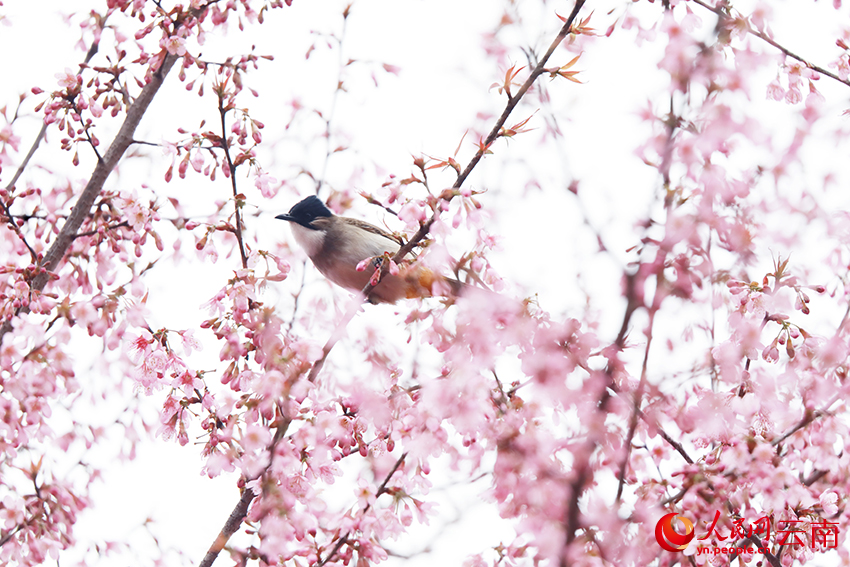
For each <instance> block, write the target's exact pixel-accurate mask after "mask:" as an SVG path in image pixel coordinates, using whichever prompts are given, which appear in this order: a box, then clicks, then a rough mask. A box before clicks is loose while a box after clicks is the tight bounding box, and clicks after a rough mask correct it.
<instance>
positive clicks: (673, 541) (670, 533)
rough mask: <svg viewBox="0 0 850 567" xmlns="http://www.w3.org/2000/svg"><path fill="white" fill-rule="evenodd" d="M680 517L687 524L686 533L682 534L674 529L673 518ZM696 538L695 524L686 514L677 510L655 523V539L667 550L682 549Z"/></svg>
mask: <svg viewBox="0 0 850 567" xmlns="http://www.w3.org/2000/svg"><path fill="white" fill-rule="evenodd" d="M677 518H678V519H679V520H680V521H681V522H682V523H683V524H684V525H685V533H684V534H680V533H678V532H676V530H674V529H673V520H675V519H677ZM692 539H694V525H693V524H692V523H691V521H690V520H689V519H687V518H686V517H684V516H677V515H676V513H675V512H673V513H672V514H667V515H664V516H662V517H661V519H660V520H658V523H657V524H655V540H656V541H657V542H658V545H660V546H661V547H663V548H664V549H666V550H667V551H682V550H683V549H685V548H686V547H688V544H689V543H691V540H692Z"/></svg>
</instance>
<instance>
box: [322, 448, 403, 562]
mask: <svg viewBox="0 0 850 567" xmlns="http://www.w3.org/2000/svg"><path fill="white" fill-rule="evenodd" d="M405 458H407V453H402V454H401V456H400V457H399V458H398V460H397V461H396V462H395V465H394V466H393V468H392V470H390V472H389V473H388V474H387V476H386V477H385V478H384V482H382V483H381V486H380V487H379V488H378V491H377V492H376V493H375V499H377V498H378V497H379V496H381V495H382V494H384V493H385V492H386V491H387V483H389V482H390V479H391V478H392V476H393V475H394V474H395V473H396V471H397V470H398V469H399V467H400V466H401V464H402V463H403V462H404V459H405ZM371 507H372V503H371V502H370V503H369V504H366V507H365V508H363V513H364V514H365V513H366V512H367V511H368V510H369V508H371ZM350 535H351V532H348V533H346V534H345V535H344V536H342V537H341V538H339V539H338V540H337V542H336V544H335V545H334V547H333V549H331V551H330V553H328V556H327V557H325V558H324V559H322V560H320V561H319V562H318V563H317V564H316V567H323V566H324V565H325V564H326V563H327V562H328V561H330V560H331V559H333V558H334V557H335V556H336V554H337V553H338V552H339V550H340V549H342V546H343V545H345V544H346V543H347V542H348V536H350Z"/></svg>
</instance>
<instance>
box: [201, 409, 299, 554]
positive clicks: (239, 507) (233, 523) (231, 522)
mask: <svg viewBox="0 0 850 567" xmlns="http://www.w3.org/2000/svg"><path fill="white" fill-rule="evenodd" d="M290 423H292V420H291V419H289V418H288V417H285V416H284V417H282V418H281V421H280V423H279V424H278V425H277V430H276V431H275V435H274V439H272V442H271V443H270V444H269V447H268V451H269V464H267V465H266V467H265V468H264V469H263V472H261V473H260V474H258V475H257V476H256V477H254V478H252V479H251V480H256V479H258V478H260V477H261V476H263V475H264V474H266V473H267V472H268V470H269V469H270V468H271V466H272V464H273V463H274V455H275V449H276V447H277V444H278V443H280V440H281V439H283V437H284V435H286V431H287V430H288V429H289V425H290ZM246 485H247V483H246ZM255 496H256V495H255V494H254V491H253V490H252V489H251V488H250V487H247V486H246V488H245V489H243V491H242V496H240V497H239V502H237V503H236V506H235V507H234V508H233V511H231V512H230V516H228V517H227V521H226V522H224V526H222V528H221V531H220V532H219V533H218V536H216V538H215V540H214V541H213V543H212V545H210V548H209V549H208V550H207V553H206V555H204V558H203V559H202V560H201V562H200V563H199V564H198V567H211V566H212V564H213V563H215V560H216V559H217V558H218V554H219V553H221V551H222V550H223V549H224V546H225V545H227V542H228V541H229V540H230V538H231V536H232V535H233V534H235V533H236V531H237V530H238V529H239V527H240V526H241V525H242V522H243V521H244V520H245V516H247V515H248V508H249V507H250V505H251V502H253V500H254V497H255Z"/></svg>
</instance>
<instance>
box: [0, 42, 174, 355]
mask: <svg viewBox="0 0 850 567" xmlns="http://www.w3.org/2000/svg"><path fill="white" fill-rule="evenodd" d="M177 59H178V56H177V55H173V54H170V53H169V54H166V55H165V57H164V58H163V60H162V63H161V64H160V66H159V69H157V70H156V72H154V73H151V76H150V81H149V82H148V84H147V85H145V86H144V88H142V90H141V92H140V93H139V96H138V97H136V100H135V101H134V102H133V105H132V106H131V107H130V108H129V109H128V110H127V117H126V118H125V119H124V122H123V123H122V124H121V128H120V129H119V130H118V134H116V136H115V139H114V140H113V141H112V144H110V146H109V149H108V150H106V153H105V154H104V156H103V159H102V160H100V161H98V163H97V165H96V166H95V168H94V171H93V172H92V174H91V177H90V178H89V181H88V183H87V184H86V187H85V188H84V189H83V192H82V193H81V194H80V197H79V198H78V199H77V202H76V203H75V204H74V208H73V209H72V210H71V213H70V214H69V215H68V218H67V220H66V221H65V224H64V225H63V226H62V229H61V230H60V231H59V235H58V236H57V237H56V240H55V241H54V242H53V245H52V246H51V247H50V248H49V249H48V250H47V253H46V254H45V255H44V258H43V259H42V261H41V263H40V265H39V273H38V274H37V275H36V276H35V277H34V278H33V280H32V282H31V283H30V293H37V292H41V291H42V290H43V289H44V286H45V285H47V282H48V281H49V279H50V277H51V275H50V272H52V271H53V270H55V269H56V267H57V266H58V265H59V263H60V262H61V261H62V259H63V258H64V257H65V253H66V252H67V251H68V248H69V247H70V246H71V243H72V242H73V241H74V239H75V238H76V235H77V231H78V230H79V228H80V226H81V225H82V224H83V221H84V220H85V219H86V218H88V216H89V213H90V212H91V207H92V205H93V204H94V201H95V199H97V196H98V195H100V192H101V190H102V189H103V185H104V183H106V180H107V179H108V178H109V175H110V174H111V173H112V170H113V169H114V168H115V166H116V165H117V164H118V161H119V160H120V159H121V158H122V157H123V155H124V152H126V151H127V148H128V147H129V146H130V144H132V143H133V133H134V132H135V131H136V127H137V126H138V125H139V122H141V120H142V117H143V116H144V115H145V112H146V111H147V109H148V106H150V103H151V101H153V98H154V96H156V93H157V92H158V91H159V89H160V87H161V86H162V83H163V82H164V81H165V77H166V76H167V75H168V72H169V71H170V70H171V67H173V66H174V63H175V62H176V61H177ZM27 311H28V309H27V308H26V306H22V307H21V308H20V309H19V310H18V311H17V312H16V314H15V315H19V314H20V313H25V312H27ZM11 330H12V317H9V318H7V319H6V320H5V321H4V322H3V325H2V326H0V343H2V340H3V337H4V336H5V335H6V333H8V332H9V331H11Z"/></svg>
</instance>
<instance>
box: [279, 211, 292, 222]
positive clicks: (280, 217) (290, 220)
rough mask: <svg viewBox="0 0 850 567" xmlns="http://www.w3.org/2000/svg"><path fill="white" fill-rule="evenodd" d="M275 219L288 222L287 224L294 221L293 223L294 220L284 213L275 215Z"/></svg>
mask: <svg viewBox="0 0 850 567" xmlns="http://www.w3.org/2000/svg"><path fill="white" fill-rule="evenodd" d="M275 218H276V219H280V220H285V221H289V222H294V221H295V219H294V218H292V217H291V216H289V215H288V214H286V213H283V214H282V215H277V216H276V217H275Z"/></svg>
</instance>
